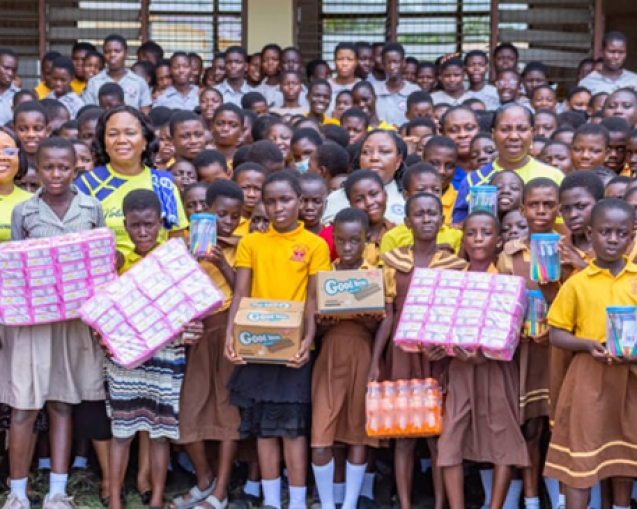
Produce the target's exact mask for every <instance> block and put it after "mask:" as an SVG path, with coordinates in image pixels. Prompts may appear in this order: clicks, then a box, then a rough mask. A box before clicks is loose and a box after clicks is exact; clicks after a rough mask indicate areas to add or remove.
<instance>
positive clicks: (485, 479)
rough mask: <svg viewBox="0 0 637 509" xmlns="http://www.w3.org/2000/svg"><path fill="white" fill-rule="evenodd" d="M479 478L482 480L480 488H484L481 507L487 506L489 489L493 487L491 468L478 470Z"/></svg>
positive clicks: (489, 494) (489, 496)
mask: <svg viewBox="0 0 637 509" xmlns="http://www.w3.org/2000/svg"><path fill="white" fill-rule="evenodd" d="M480 479H481V480H482V489H483V490H484V504H482V507H483V509H484V508H488V507H489V505H490V504H491V490H492V489H493V469H492V468H488V469H486V470H480Z"/></svg>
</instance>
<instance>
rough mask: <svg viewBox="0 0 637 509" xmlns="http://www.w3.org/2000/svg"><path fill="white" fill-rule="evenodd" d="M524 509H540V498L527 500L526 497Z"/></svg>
mask: <svg viewBox="0 0 637 509" xmlns="http://www.w3.org/2000/svg"><path fill="white" fill-rule="evenodd" d="M524 509H540V498H539V497H533V498H526V497H524Z"/></svg>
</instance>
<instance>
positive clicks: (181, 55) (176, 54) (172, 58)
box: [168, 51, 190, 65]
mask: <svg viewBox="0 0 637 509" xmlns="http://www.w3.org/2000/svg"><path fill="white" fill-rule="evenodd" d="M178 58H185V59H186V60H188V65H190V57H189V56H188V53H186V52H185V51H175V52H174V53H173V54H172V55H171V56H170V59H169V60H168V61H169V62H170V64H171V65H172V64H173V62H174V61H175V60H177V59H178Z"/></svg>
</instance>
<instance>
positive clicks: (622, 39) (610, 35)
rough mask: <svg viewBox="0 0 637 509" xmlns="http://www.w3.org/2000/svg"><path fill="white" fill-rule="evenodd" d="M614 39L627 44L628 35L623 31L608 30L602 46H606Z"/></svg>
mask: <svg viewBox="0 0 637 509" xmlns="http://www.w3.org/2000/svg"><path fill="white" fill-rule="evenodd" d="M613 41H620V42H623V43H624V44H626V36H625V35H624V34H623V33H621V32H616V31H613V32H608V33H607V34H605V35H604V38H603V39H602V48H605V47H606V46H607V45H608V44H609V43H611V42H613Z"/></svg>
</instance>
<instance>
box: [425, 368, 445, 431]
mask: <svg viewBox="0 0 637 509" xmlns="http://www.w3.org/2000/svg"><path fill="white" fill-rule="evenodd" d="M441 398H442V395H441V394H440V387H439V386H438V382H436V380H434V379H433V378H427V379H426V380H425V397H424V398H423V400H424V404H425V409H426V412H427V418H426V422H425V431H426V433H427V434H430V435H438V434H440V424H441V423H440V417H441V407H442V404H441Z"/></svg>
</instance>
